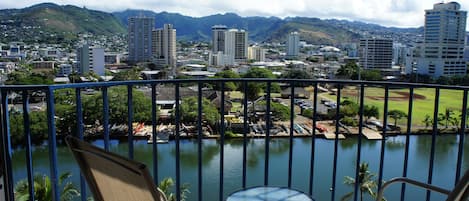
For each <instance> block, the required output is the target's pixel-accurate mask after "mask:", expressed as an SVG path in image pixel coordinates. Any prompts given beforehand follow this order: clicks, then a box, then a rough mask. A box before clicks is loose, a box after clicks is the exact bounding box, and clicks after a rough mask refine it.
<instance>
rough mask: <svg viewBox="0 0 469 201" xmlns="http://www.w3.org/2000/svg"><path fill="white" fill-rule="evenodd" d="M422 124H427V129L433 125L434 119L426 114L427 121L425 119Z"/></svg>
mask: <svg viewBox="0 0 469 201" xmlns="http://www.w3.org/2000/svg"><path fill="white" fill-rule="evenodd" d="M422 123H424V124H425V129H427V128H428V127H429V126H430V125H431V124H432V123H433V119H432V117H430V115H428V114H426V115H425V119H423V121H422Z"/></svg>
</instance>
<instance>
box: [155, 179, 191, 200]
mask: <svg viewBox="0 0 469 201" xmlns="http://www.w3.org/2000/svg"><path fill="white" fill-rule="evenodd" d="M173 186H174V180H173V179H172V178H171V177H168V178H164V179H163V180H161V182H160V184H158V188H160V189H161V191H163V192H164V194H165V195H166V198H168V201H176V195H175V194H174V193H172V192H171V188H172V187H173ZM189 193H190V191H189V184H183V185H182V186H181V201H185V200H186V199H187V194H189Z"/></svg>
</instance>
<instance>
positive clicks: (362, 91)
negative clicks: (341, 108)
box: [337, 84, 365, 201]
mask: <svg viewBox="0 0 469 201" xmlns="http://www.w3.org/2000/svg"><path fill="white" fill-rule="evenodd" d="M364 100H365V85H364V84H361V85H360V109H359V114H360V116H359V120H358V144H357V162H356V164H355V185H354V189H355V190H354V194H353V200H355V201H357V199H358V193H359V188H358V184H359V182H356V181H358V180H359V177H360V176H359V173H360V162H361V153H362V146H361V145H362V135H363V107H364V105H363V102H364ZM337 104H339V103H337Z"/></svg>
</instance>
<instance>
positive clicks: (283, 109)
mask: <svg viewBox="0 0 469 201" xmlns="http://www.w3.org/2000/svg"><path fill="white" fill-rule="evenodd" d="M259 105H262V106H264V107H265V106H266V101H260V102H259ZM270 110H271V112H272V116H273V117H274V118H278V119H279V120H280V121H286V120H288V119H290V108H289V107H288V106H285V105H282V104H280V103H276V102H270Z"/></svg>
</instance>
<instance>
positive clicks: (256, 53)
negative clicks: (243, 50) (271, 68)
mask: <svg viewBox="0 0 469 201" xmlns="http://www.w3.org/2000/svg"><path fill="white" fill-rule="evenodd" d="M248 59H249V60H254V61H265V50H264V48H262V47H259V46H252V47H248Z"/></svg>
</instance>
